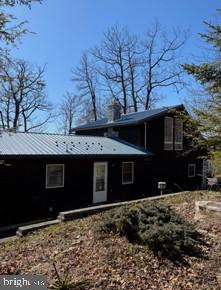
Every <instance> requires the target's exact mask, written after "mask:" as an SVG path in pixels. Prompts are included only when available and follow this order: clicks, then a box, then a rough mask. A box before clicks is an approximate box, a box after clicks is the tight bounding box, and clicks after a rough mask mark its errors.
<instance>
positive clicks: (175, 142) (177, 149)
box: [174, 119, 183, 151]
mask: <svg viewBox="0 0 221 290" xmlns="http://www.w3.org/2000/svg"><path fill="white" fill-rule="evenodd" d="M177 121H180V122H182V120H180V119H174V122H175V126H174V127H175V136H174V137H175V138H174V149H175V150H176V151H181V150H183V122H182V126H181V132H182V135H181V141H179V142H177V141H176V134H177V132H176V130H177V128H176V122H177ZM176 145H181V147H180V148H176Z"/></svg>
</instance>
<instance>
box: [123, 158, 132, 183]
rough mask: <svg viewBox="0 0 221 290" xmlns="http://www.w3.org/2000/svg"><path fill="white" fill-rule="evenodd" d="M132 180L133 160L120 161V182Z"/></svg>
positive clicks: (130, 181)
mask: <svg viewBox="0 0 221 290" xmlns="http://www.w3.org/2000/svg"><path fill="white" fill-rule="evenodd" d="M133 182H134V162H123V163H122V184H130V183H133Z"/></svg>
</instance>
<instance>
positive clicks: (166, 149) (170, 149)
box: [164, 116, 174, 151]
mask: <svg viewBox="0 0 221 290" xmlns="http://www.w3.org/2000/svg"><path fill="white" fill-rule="evenodd" d="M166 119H167V120H168V119H170V120H172V128H171V136H172V138H171V139H172V140H171V141H165V137H166V135H165V121H166ZM173 121H174V120H173V117H167V116H166V117H164V150H165V151H172V150H173V139H174V133H173V131H174V124H173ZM167 144H169V145H171V148H165V145H167Z"/></svg>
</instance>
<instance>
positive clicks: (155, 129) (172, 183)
mask: <svg viewBox="0 0 221 290" xmlns="http://www.w3.org/2000/svg"><path fill="white" fill-rule="evenodd" d="M167 116H169V117H174V116H173V114H167ZM164 117H165V116H159V117H157V118H154V119H152V120H148V121H147V122H146V125H145V122H143V123H141V124H138V125H128V126H121V127H114V130H115V131H118V132H119V138H121V139H122V140H125V141H127V142H129V143H132V144H135V145H137V146H140V147H143V148H145V145H146V149H147V150H148V151H150V152H152V153H153V154H154V157H153V158H152V159H151V160H150V161H148V162H146V163H144V173H143V175H144V176H145V177H146V178H147V177H148V180H149V181H148V183H147V185H146V186H144V187H145V188H146V192H148V194H150V193H151V194H156V193H159V191H158V189H157V182H158V181H166V182H167V187H168V191H179V190H191V189H195V188H199V187H200V186H201V182H202V177H201V175H202V159H199V156H202V155H204V154H205V152H203V151H200V150H197V151H194V150H192V149H191V148H190V144H189V143H188V142H187V140H186V139H185V138H184V140H183V150H180V151H179V150H164ZM145 129H146V133H145ZM106 130H107V128H106V129H105V128H102V129H93V130H87V131H79V132H77V134H83V135H103V134H104V132H105V131H106ZM184 130H185V128H184ZM145 136H146V142H145V139H144V137H145ZM188 164H196V171H197V172H196V173H197V176H195V177H188Z"/></svg>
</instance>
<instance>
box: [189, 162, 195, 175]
mask: <svg viewBox="0 0 221 290" xmlns="http://www.w3.org/2000/svg"><path fill="white" fill-rule="evenodd" d="M195 176H196V165H195V164H189V165H188V177H195Z"/></svg>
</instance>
